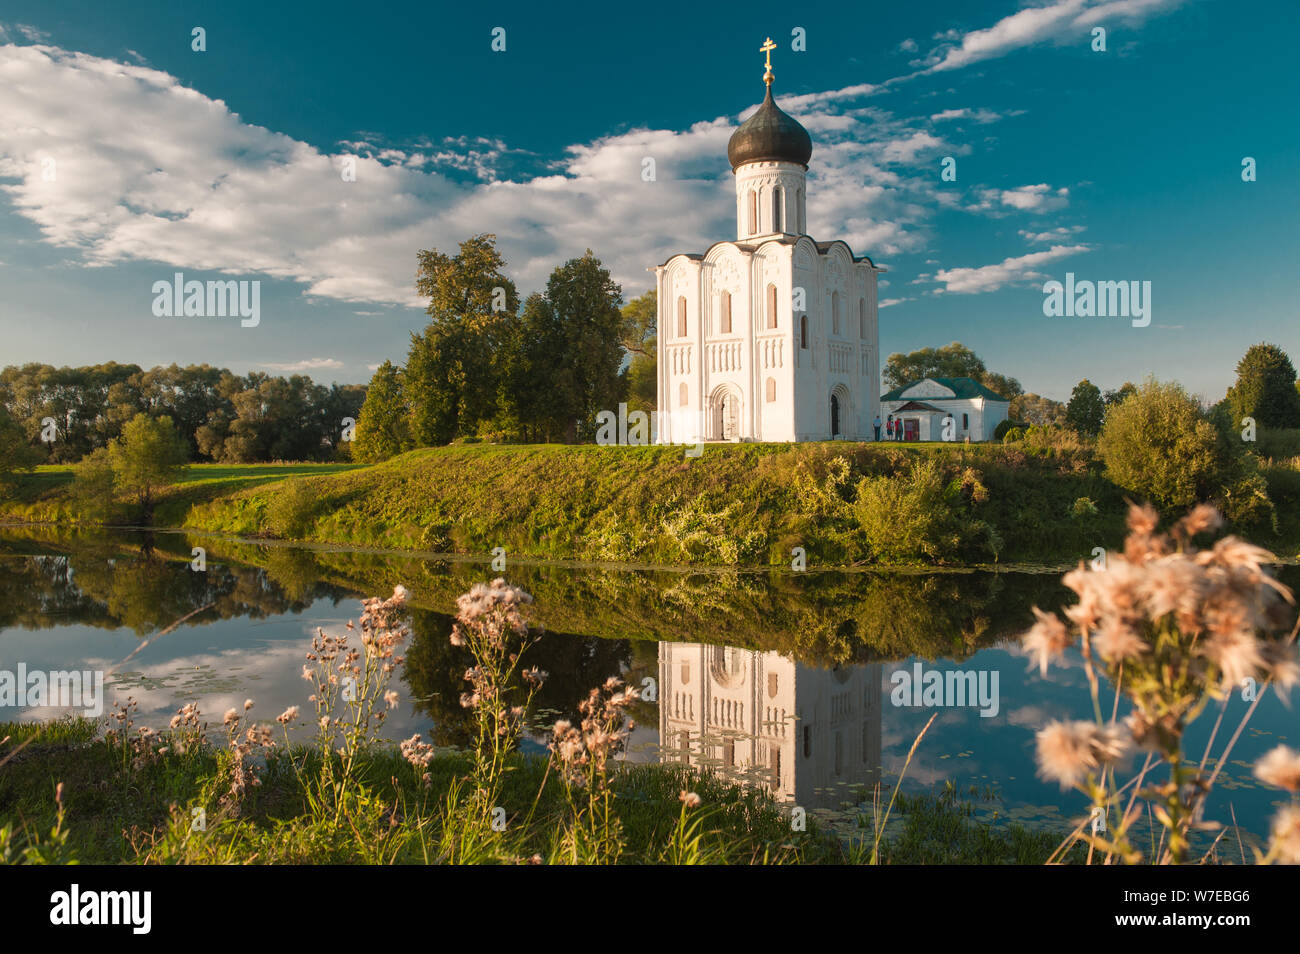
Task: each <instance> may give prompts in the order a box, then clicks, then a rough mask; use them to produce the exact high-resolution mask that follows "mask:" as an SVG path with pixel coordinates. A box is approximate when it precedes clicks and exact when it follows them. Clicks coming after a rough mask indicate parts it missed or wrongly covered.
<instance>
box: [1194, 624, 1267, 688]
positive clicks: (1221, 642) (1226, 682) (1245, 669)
mask: <svg viewBox="0 0 1300 954" xmlns="http://www.w3.org/2000/svg"><path fill="white" fill-rule="evenodd" d="M1199 649H1200V653H1201V654H1202V655H1203V656H1205V658H1207V659H1209V660H1210V662H1212V663H1214V665H1215V667H1216V668H1218V670H1219V674H1220V685H1221V688H1223V689H1225V690H1228V689H1231V688H1232V687H1234V686H1239V685H1241V684H1242V682H1243V680H1245V679H1246V678H1247V677H1249V678H1252V679H1253V678H1255V677H1256V676H1257V675H1258V674H1259V672H1260V670H1261V669H1263V668H1264V658H1263V656H1261V655H1260V652H1259V640H1257V639H1256V638H1255V635H1254V634H1253V633H1251V632H1249V631H1248V630H1244V629H1231V630H1227V631H1224V632H1219V633H1215V634H1213V635H1212V636H1211V637H1210V638H1209V639H1207V640H1205V642H1203V643H1201V644H1200V647H1199Z"/></svg>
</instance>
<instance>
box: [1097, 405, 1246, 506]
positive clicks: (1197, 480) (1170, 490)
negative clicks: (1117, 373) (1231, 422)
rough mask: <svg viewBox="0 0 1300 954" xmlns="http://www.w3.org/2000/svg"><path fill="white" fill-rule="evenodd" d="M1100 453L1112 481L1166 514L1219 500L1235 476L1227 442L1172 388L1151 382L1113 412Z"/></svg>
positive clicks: (1099, 446) (1201, 414)
mask: <svg viewBox="0 0 1300 954" xmlns="http://www.w3.org/2000/svg"><path fill="white" fill-rule="evenodd" d="M1097 451H1098V453H1099V454H1100V456H1101V458H1102V460H1103V461H1104V462H1105V464H1106V473H1107V476H1109V477H1110V479H1111V480H1112V481H1114V482H1115V483H1116V484H1118V485H1119V486H1120V487H1122V488H1124V489H1125V490H1128V491H1130V492H1131V493H1134V494H1137V495H1139V496H1140V497H1143V498H1145V499H1147V500H1150V501H1152V502H1153V503H1155V504H1156V505H1157V506H1158V507H1159V508H1160V509H1162V510H1184V509H1186V508H1188V507H1190V506H1191V505H1193V504H1195V503H1197V502H1199V501H1205V500H1210V499H1212V498H1215V497H1217V496H1219V495H1221V493H1222V491H1223V489H1224V486H1225V484H1227V483H1228V482H1229V480H1230V479H1231V478H1232V477H1234V476H1235V474H1233V473H1232V471H1233V470H1234V467H1233V459H1232V458H1233V454H1232V450H1231V448H1230V447H1229V445H1228V442H1227V438H1226V437H1224V435H1223V434H1222V433H1221V432H1220V431H1219V429H1218V428H1216V427H1215V426H1214V424H1213V423H1212V422H1211V421H1210V420H1209V418H1208V416H1207V415H1206V414H1205V412H1203V411H1202V410H1201V406H1200V405H1199V404H1198V403H1197V402H1196V399H1195V398H1193V397H1191V396H1190V395H1189V394H1188V393H1187V392H1186V391H1184V390H1183V388H1182V387H1181V386H1180V385H1178V384H1176V383H1172V382H1171V383H1168V384H1162V383H1160V382H1158V381H1155V380H1154V379H1149V380H1148V381H1147V382H1146V383H1145V384H1143V385H1142V387H1140V388H1139V389H1138V391H1137V393H1136V394H1133V395H1131V396H1130V397H1129V398H1128V400H1126V401H1125V402H1124V403H1123V404H1120V405H1117V406H1116V407H1113V408H1111V410H1110V413H1109V414H1108V415H1106V424H1105V426H1104V427H1103V428H1102V431H1101V436H1100V438H1098V441H1097Z"/></svg>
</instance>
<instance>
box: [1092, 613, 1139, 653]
mask: <svg viewBox="0 0 1300 954" xmlns="http://www.w3.org/2000/svg"><path fill="white" fill-rule="evenodd" d="M1092 645H1093V648H1094V649H1096V650H1097V655H1099V656H1100V657H1101V658H1102V659H1104V660H1106V661H1107V662H1109V663H1121V662H1126V661H1127V660H1130V659H1137V658H1138V657H1139V656H1141V655H1142V654H1143V653H1145V652H1146V651H1147V649H1148V647H1147V644H1146V641H1145V640H1143V639H1142V637H1141V636H1139V635H1138V634H1137V632H1136V631H1134V629H1133V627H1131V626H1126V625H1124V624H1123V623H1119V622H1117V621H1110V622H1108V623H1107V624H1106V625H1105V626H1103V627H1102V628H1101V629H1100V630H1098V631H1097V634H1096V635H1095V636H1094V637H1093V639H1092Z"/></svg>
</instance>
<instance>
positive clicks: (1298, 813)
mask: <svg viewBox="0 0 1300 954" xmlns="http://www.w3.org/2000/svg"><path fill="white" fill-rule="evenodd" d="M1272 850H1273V851H1275V852H1277V860H1278V861H1279V862H1281V863H1282V864H1284V865H1298V864H1300V805H1284V806H1283V807H1282V810H1281V811H1279V812H1278V813H1277V816H1276V817H1275V818H1274V819H1273V840H1272Z"/></svg>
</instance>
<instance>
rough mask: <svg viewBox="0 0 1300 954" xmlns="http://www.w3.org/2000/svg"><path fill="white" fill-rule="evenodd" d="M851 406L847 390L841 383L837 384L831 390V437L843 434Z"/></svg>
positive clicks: (833, 438) (835, 437)
mask: <svg viewBox="0 0 1300 954" xmlns="http://www.w3.org/2000/svg"><path fill="white" fill-rule="evenodd" d="M851 411H852V408H851V407H850V404H849V394H848V390H847V389H846V388H845V387H844V386H843V385H837V386H836V388H835V389H834V390H833V391H831V439H832V440H837V439H839V438H841V437H843V436H844V432H845V431H847V430H848V423H849V421H850V420H851V417H850V414H851Z"/></svg>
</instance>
